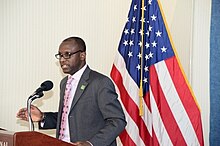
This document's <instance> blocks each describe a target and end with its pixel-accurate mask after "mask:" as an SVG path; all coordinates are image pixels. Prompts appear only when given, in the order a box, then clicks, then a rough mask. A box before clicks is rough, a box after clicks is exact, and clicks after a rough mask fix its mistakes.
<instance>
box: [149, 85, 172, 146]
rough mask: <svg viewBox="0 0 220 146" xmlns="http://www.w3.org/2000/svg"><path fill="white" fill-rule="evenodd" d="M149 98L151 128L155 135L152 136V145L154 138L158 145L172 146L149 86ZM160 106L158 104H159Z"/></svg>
mask: <svg viewBox="0 0 220 146" xmlns="http://www.w3.org/2000/svg"><path fill="white" fill-rule="evenodd" d="M150 95H151V96H150V100H151V107H152V116H153V121H155V122H154V124H153V129H154V133H155V137H153V141H154V143H153V145H157V144H155V138H156V140H157V141H158V143H159V144H160V145H166V146H172V145H173V144H172V141H171V139H170V137H169V135H168V133H167V130H166V128H165V126H164V124H163V121H162V119H161V116H160V112H159V109H158V105H157V104H156V101H155V100H154V95H153V93H152V90H151V88H150ZM159 107H160V106H159Z"/></svg>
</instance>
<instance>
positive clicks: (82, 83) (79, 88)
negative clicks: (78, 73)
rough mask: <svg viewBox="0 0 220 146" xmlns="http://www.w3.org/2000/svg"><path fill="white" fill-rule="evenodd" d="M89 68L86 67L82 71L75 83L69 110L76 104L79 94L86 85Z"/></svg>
mask: <svg viewBox="0 0 220 146" xmlns="http://www.w3.org/2000/svg"><path fill="white" fill-rule="evenodd" d="M90 71H91V70H90V68H89V67H87V68H86V70H85V71H84V73H83V74H82V77H81V79H80V81H79V83H78V85H77V88H76V92H75V95H74V97H73V102H72V105H71V108H70V111H71V110H72V109H73V108H74V106H75V105H76V103H77V101H78V100H79V99H80V97H81V95H82V94H83V92H84V91H85V89H86V87H87V85H88V79H89V73H90Z"/></svg>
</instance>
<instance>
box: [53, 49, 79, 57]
mask: <svg viewBox="0 0 220 146" xmlns="http://www.w3.org/2000/svg"><path fill="white" fill-rule="evenodd" d="M78 52H83V51H82V50H78V51H76V52H73V53H70V52H66V53H64V54H61V53H58V54H56V55H55V57H56V58H57V59H61V58H62V57H63V58H64V59H70V57H71V56H72V55H74V54H76V53H78Z"/></svg>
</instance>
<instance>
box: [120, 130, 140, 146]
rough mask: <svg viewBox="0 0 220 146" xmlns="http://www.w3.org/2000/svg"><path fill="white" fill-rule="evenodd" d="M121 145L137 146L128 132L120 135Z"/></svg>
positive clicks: (124, 131)
mask: <svg viewBox="0 0 220 146" xmlns="http://www.w3.org/2000/svg"><path fill="white" fill-rule="evenodd" d="M119 137H120V140H121V143H122V144H123V145H124V146H136V144H135V143H134V141H133V140H132V139H131V137H130V136H129V134H128V133H127V131H126V130H123V131H122V132H121V134H120V135H119Z"/></svg>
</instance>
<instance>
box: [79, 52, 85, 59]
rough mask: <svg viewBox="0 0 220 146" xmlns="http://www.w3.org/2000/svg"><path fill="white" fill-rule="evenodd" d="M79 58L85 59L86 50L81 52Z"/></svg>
mask: <svg viewBox="0 0 220 146" xmlns="http://www.w3.org/2000/svg"><path fill="white" fill-rule="evenodd" d="M80 58H81V60H85V59H86V52H81V53H80Z"/></svg>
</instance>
